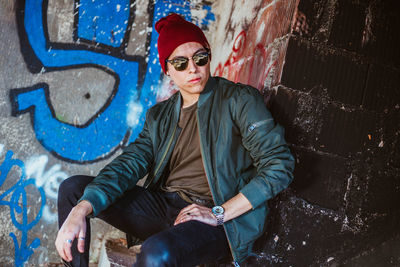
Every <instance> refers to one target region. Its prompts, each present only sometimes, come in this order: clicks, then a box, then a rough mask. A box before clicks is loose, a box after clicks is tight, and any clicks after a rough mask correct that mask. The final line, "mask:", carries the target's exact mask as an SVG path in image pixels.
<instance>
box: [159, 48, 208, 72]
mask: <svg viewBox="0 0 400 267" xmlns="http://www.w3.org/2000/svg"><path fill="white" fill-rule="evenodd" d="M209 58H210V52H209V51H204V52H198V53H196V54H194V55H193V56H192V57H191V58H187V57H176V58H173V59H166V60H165V64H166V63H167V62H169V63H171V65H172V66H174V68H175V69H176V70H177V71H184V70H185V69H186V68H187V66H188V65H189V60H190V59H193V62H194V64H196V65H197V66H199V67H201V66H205V65H206V64H207V63H208V60H209Z"/></svg>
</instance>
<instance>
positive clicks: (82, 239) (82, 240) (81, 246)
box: [78, 229, 86, 253]
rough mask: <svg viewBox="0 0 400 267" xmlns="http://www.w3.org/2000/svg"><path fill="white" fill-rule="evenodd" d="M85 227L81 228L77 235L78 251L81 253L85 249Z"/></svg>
mask: <svg viewBox="0 0 400 267" xmlns="http://www.w3.org/2000/svg"><path fill="white" fill-rule="evenodd" d="M85 236H86V229H81V230H80V231H79V235H78V251H79V252H80V253H83V252H84V251H85V238H86V237H85Z"/></svg>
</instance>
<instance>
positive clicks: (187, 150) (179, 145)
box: [164, 103, 212, 202]
mask: <svg viewBox="0 0 400 267" xmlns="http://www.w3.org/2000/svg"><path fill="white" fill-rule="evenodd" d="M196 111H197V103H195V104H193V105H191V106H189V107H186V108H182V109H181V115H180V118H179V122H178V125H179V127H180V128H181V129H182V130H181V133H180V135H179V137H178V140H177V142H176V145H175V148H174V150H173V152H172V156H171V161H170V164H169V170H170V174H169V177H168V179H167V181H166V183H165V187H164V189H165V190H166V191H168V192H178V194H179V195H180V196H181V197H182V198H183V199H185V200H187V201H190V198H189V197H188V196H194V197H197V198H201V199H204V200H211V199H212V197H211V192H210V188H209V186H208V182H207V177H206V174H205V171H204V166H203V161H202V158H201V151H200V138H199V131H198V128H197V121H196ZM190 202H191V201H190Z"/></svg>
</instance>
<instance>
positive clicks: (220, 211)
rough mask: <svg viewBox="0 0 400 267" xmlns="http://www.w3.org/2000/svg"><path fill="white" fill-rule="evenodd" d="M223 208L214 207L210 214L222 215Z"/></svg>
mask: <svg viewBox="0 0 400 267" xmlns="http://www.w3.org/2000/svg"><path fill="white" fill-rule="evenodd" d="M224 211H225V210H224V208H223V207H221V206H215V207H213V208H212V213H214V214H215V215H221V214H224Z"/></svg>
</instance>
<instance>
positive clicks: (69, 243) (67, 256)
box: [63, 239, 74, 261]
mask: <svg viewBox="0 0 400 267" xmlns="http://www.w3.org/2000/svg"><path fill="white" fill-rule="evenodd" d="M73 241H74V240H73V239H65V240H64V246H63V247H64V255H65V258H63V259H64V260H66V261H72V253H71V247H72V242H73Z"/></svg>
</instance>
